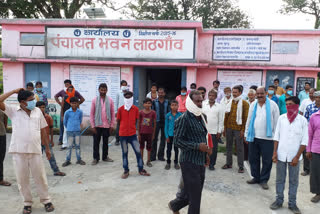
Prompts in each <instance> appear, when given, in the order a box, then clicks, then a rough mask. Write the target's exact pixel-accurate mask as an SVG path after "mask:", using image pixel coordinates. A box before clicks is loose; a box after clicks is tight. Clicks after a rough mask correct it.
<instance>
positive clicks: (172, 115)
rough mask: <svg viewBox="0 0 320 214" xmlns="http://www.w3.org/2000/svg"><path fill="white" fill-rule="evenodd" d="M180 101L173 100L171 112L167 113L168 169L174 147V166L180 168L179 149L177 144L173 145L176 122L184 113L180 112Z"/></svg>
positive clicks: (165, 129)
mask: <svg viewBox="0 0 320 214" xmlns="http://www.w3.org/2000/svg"><path fill="white" fill-rule="evenodd" d="M178 105H179V103H178V101H176V100H173V101H171V104H170V108H171V112H169V113H168V114H167V115H166V121H165V127H164V133H165V135H166V139H167V165H166V166H165V169H166V170H169V169H170V167H171V151H172V147H174V168H175V169H180V166H179V164H178V158H179V149H178V147H177V146H176V145H173V131H174V122H175V121H176V119H178V118H179V117H180V116H181V115H182V113H180V112H178Z"/></svg>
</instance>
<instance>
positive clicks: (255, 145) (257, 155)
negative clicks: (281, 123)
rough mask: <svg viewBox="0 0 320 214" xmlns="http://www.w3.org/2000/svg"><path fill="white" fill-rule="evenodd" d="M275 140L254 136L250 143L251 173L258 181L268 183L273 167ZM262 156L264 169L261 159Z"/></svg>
mask: <svg viewBox="0 0 320 214" xmlns="http://www.w3.org/2000/svg"><path fill="white" fill-rule="evenodd" d="M273 145H274V144H273V141H272V140H263V139H258V138H254V141H253V142H250V143H249V163H250V170H251V175H252V177H253V178H254V180H255V181H256V182H259V183H267V182H268V181H269V178H270V173H271V169H272V155H273ZM261 157H262V170H260V168H261V163H260V159H261Z"/></svg>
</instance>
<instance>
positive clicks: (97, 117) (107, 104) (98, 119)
mask: <svg viewBox="0 0 320 214" xmlns="http://www.w3.org/2000/svg"><path fill="white" fill-rule="evenodd" d="M104 104H105V109H106V114H107V120H108V123H109V124H110V125H111V111H110V102H109V97H108V96H107V95H106V96H105V100H104ZM101 109H102V108H101V97H100V95H99V96H97V98H96V109H95V125H96V126H101V125H103V123H102V118H101V117H102V116H101Z"/></svg>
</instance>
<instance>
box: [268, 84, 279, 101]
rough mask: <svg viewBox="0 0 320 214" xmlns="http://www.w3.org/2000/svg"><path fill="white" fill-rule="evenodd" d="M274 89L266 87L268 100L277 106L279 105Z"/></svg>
mask: <svg viewBox="0 0 320 214" xmlns="http://www.w3.org/2000/svg"><path fill="white" fill-rule="evenodd" d="M275 93H276V87H275V86H274V85H269V87H268V98H269V99H270V100H273V101H274V102H275V103H276V104H277V105H278V103H279V98H278V97H277V96H276V95H275Z"/></svg>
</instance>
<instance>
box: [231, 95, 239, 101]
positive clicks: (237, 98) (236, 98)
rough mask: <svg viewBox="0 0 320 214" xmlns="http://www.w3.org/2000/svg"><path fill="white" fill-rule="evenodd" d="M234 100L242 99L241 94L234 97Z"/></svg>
mask: <svg viewBox="0 0 320 214" xmlns="http://www.w3.org/2000/svg"><path fill="white" fill-rule="evenodd" d="M233 100H234V101H240V100H241V95H240V96H239V97H234V98H233Z"/></svg>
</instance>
